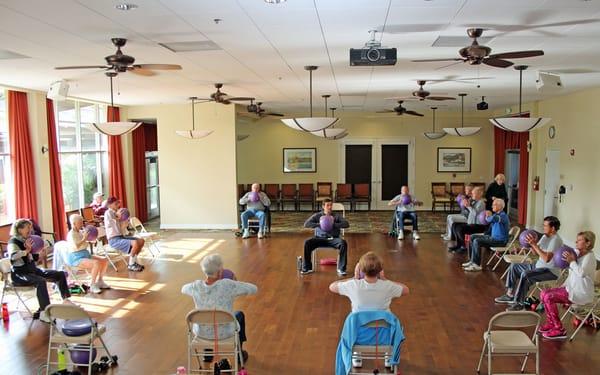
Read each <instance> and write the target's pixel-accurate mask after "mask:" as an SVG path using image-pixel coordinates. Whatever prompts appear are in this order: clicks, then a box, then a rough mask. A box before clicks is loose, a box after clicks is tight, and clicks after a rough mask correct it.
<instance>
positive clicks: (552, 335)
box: [542, 328, 567, 340]
mask: <svg viewBox="0 0 600 375" xmlns="http://www.w3.org/2000/svg"><path fill="white" fill-rule="evenodd" d="M542 336H544V338H546V339H549V340H562V339H566V338H567V331H565V330H564V329H558V328H553V329H551V330H550V331H548V332H544V333H542Z"/></svg>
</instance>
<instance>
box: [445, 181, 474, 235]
mask: <svg viewBox="0 0 600 375" xmlns="http://www.w3.org/2000/svg"><path fill="white" fill-rule="evenodd" d="M473 187H474V186H473V184H468V185H466V186H465V194H464V197H465V198H466V199H471V196H472V194H473ZM468 216H469V210H468V209H467V208H466V207H464V205H463V206H461V209H460V213H459V214H450V215H448V216H446V233H442V239H443V240H444V241H451V240H452V224H454V223H466V222H467V217H468Z"/></svg>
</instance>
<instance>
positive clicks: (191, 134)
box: [175, 96, 213, 139]
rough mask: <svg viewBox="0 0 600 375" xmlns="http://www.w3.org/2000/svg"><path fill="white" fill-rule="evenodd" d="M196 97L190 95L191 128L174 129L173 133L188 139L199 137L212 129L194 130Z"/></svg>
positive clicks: (207, 134) (209, 132) (205, 135)
mask: <svg viewBox="0 0 600 375" xmlns="http://www.w3.org/2000/svg"><path fill="white" fill-rule="evenodd" d="M197 99H198V98H197V97H195V96H192V97H190V100H191V101H192V130H175V134H177V135H178V136H180V137H184V138H189V139H200V138H204V137H207V136H209V135H210V134H212V132H213V130H196V116H195V114H194V105H195V104H196V103H195V102H196V100H197Z"/></svg>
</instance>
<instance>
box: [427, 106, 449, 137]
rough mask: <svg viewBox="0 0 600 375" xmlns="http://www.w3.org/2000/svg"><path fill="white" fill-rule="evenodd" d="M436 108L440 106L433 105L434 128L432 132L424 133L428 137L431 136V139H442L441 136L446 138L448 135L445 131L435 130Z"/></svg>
mask: <svg viewBox="0 0 600 375" xmlns="http://www.w3.org/2000/svg"><path fill="white" fill-rule="evenodd" d="M436 109H438V107H431V110H432V111H433V125H432V130H431V131H430V132H425V133H423V135H424V136H425V137H426V138H429V139H440V138H444V137H445V136H446V133H445V132H436V131H435V110H436Z"/></svg>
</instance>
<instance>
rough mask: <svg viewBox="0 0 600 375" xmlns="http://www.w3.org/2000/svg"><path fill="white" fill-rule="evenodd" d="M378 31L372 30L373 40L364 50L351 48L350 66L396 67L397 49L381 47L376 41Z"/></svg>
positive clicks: (366, 44)
mask: <svg viewBox="0 0 600 375" xmlns="http://www.w3.org/2000/svg"><path fill="white" fill-rule="evenodd" d="M376 32H377V31H376V30H370V31H369V33H370V34H371V40H369V41H368V42H367V43H365V46H364V47H363V48H350V66H373V65H396V61H397V58H396V52H397V50H396V48H385V47H381V43H380V42H378V41H376V40H375V33H376Z"/></svg>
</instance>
